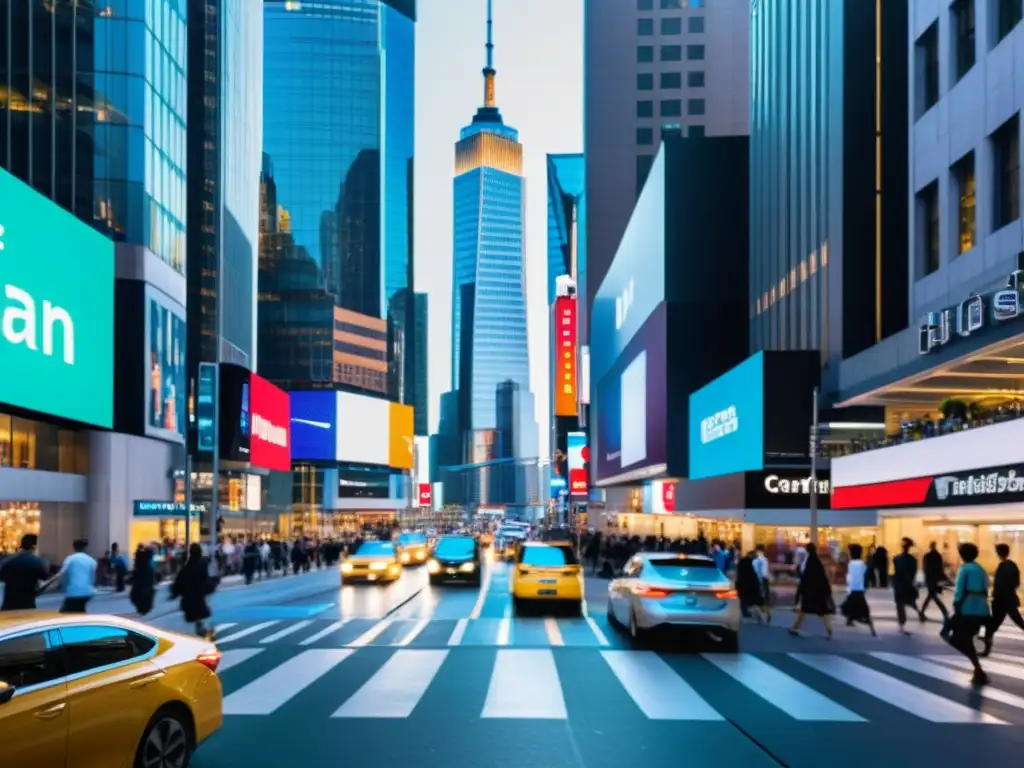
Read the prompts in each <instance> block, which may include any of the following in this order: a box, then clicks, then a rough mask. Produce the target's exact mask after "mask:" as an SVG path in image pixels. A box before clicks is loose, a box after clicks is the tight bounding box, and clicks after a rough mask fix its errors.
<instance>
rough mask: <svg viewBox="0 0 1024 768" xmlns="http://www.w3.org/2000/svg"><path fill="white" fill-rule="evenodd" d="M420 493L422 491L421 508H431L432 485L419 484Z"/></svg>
mask: <svg viewBox="0 0 1024 768" xmlns="http://www.w3.org/2000/svg"><path fill="white" fill-rule="evenodd" d="M419 491H420V506H421V507H429V506H430V483H420V484H419Z"/></svg>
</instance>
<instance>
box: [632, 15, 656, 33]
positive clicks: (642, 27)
mask: <svg viewBox="0 0 1024 768" xmlns="http://www.w3.org/2000/svg"><path fill="white" fill-rule="evenodd" d="M636 33H637V34H638V35H643V36H644V37H646V36H648V35H653V34H654V19H637V20H636Z"/></svg>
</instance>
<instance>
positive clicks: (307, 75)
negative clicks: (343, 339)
mask: <svg viewBox="0 0 1024 768" xmlns="http://www.w3.org/2000/svg"><path fill="white" fill-rule="evenodd" d="M263 8H264V30H265V35H264V63H263V79H264V82H263V87H264V91H263V151H264V153H265V155H266V158H265V162H264V177H265V183H266V181H267V180H268V179H269V180H270V181H272V187H273V196H274V202H273V208H272V209H271V210H266V211H264V220H263V223H262V224H261V226H263V234H262V238H263V242H261V245H260V277H259V283H260V297H261V299H260V300H261V304H260V314H259V338H260V349H261V355H260V364H259V368H260V371H261V372H262V373H264V374H265V375H267V376H268V377H270V378H271V379H274V380H277V381H280V382H284V381H287V382H292V383H293V384H298V383H301V382H306V384H307V385H311V386H330V385H332V384H334V383H337V382H334V381H333V371H334V370H335V366H334V365H333V361H332V357H331V352H330V350H331V348H332V346H333V345H332V334H333V326H334V318H333V312H332V311H331V312H329V311H327V310H328V309H329V306H328V305H327V304H326V303H325V297H330V298H331V299H332V300H333V304H334V305H336V306H339V307H341V308H343V309H345V310H348V311H351V312H357V313H360V314H362V315H366V316H368V317H371V318H380V319H385V320H387V321H388V337H389V338H388V341H389V343H388V355H389V368H388V370H389V374H390V379H391V381H390V383H389V387H388V389H389V393H390V394H391V395H392V396H393V397H395V398H399V399H403V400H408V399H409V397H410V395H411V392H412V383H413V375H412V374H413V372H412V367H413V365H412V358H413V355H412V347H413V340H414V336H415V334H414V333H413V328H412V323H413V319H414V308H413V291H412V250H411V248H412V246H411V221H412V170H413V167H412V155H413V111H414V65H415V61H414V59H415V41H414V31H415V3H414V2H413V0H321V1H320V2H317V3H297V2H285V1H284V0H264V3H263ZM268 171H269V174H268ZM293 272H294V273H293ZM311 302H312V303H311ZM300 340H301V341H302V344H298V343H297V342H298V341H300ZM310 340H314V343H315V344H318V345H319V346H318V348H322V351H323V354H322V355H321V354H318V353H315V352H313V351H311V350H310V349H300V347H301V346H303V345H306V344H307V342H309V341H310ZM315 340H319V341H315Z"/></svg>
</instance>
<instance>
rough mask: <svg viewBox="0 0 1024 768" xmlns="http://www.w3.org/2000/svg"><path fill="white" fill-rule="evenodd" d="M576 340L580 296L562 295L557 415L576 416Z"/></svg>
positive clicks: (556, 366)
mask: <svg viewBox="0 0 1024 768" xmlns="http://www.w3.org/2000/svg"><path fill="white" fill-rule="evenodd" d="M576 341H577V339H576V299H575V298H572V297H569V296H560V297H558V298H557V299H555V334H554V345H555V346H554V350H555V354H554V358H555V359H554V368H553V371H554V381H553V382H552V386H553V387H554V393H555V416H575V415H576V409H577V397H576V381H577V379H578V374H577V372H576V366H577V358H576Z"/></svg>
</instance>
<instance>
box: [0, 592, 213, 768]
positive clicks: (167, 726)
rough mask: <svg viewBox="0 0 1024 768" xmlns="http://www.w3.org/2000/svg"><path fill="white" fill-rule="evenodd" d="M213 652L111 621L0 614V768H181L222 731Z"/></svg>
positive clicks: (194, 641)
mask: <svg viewBox="0 0 1024 768" xmlns="http://www.w3.org/2000/svg"><path fill="white" fill-rule="evenodd" d="M219 662H220V653H219V652H218V651H217V648H216V646H214V645H213V644H212V643H210V642H209V641H207V640H203V639H201V638H196V637H189V636H187V635H179V634H177V633H175V632H168V631H164V630H159V629H155V628H153V627H150V626H147V625H145V624H140V623H138V622H135V621H131V620H129V619H122V618H119V617H116V616H91V615H88V614H60V613H47V612H42V611H12V612H10V613H2V614H0V755H2V757H3V760H0V763H2V764H3V765H5V766H7V765H10V766H12V768H13V766H22V765H24V766H29V765H33V766H39V767H40V768H49V767H50V766H60V768H91V767H92V766H99V765H102V766H105V767H106V766H109V767H110V768H132V766H145V767H146V768H148V767H149V766H161V767H166V768H185V766H187V765H188V764H189V760H190V758H191V756H192V753H193V752H194V751H195V749H196V747H197V746H198V745H199V744H201V743H202V742H204V741H205V740H206V739H208V738H209V737H210V736H212V735H213V734H214V733H216V732H217V731H218V730H219V729H220V727H221V721H222V708H221V706H222V699H223V693H222V691H221V685H220V680H219V678H218V677H217V674H216V671H217V664H218V663H219Z"/></svg>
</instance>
